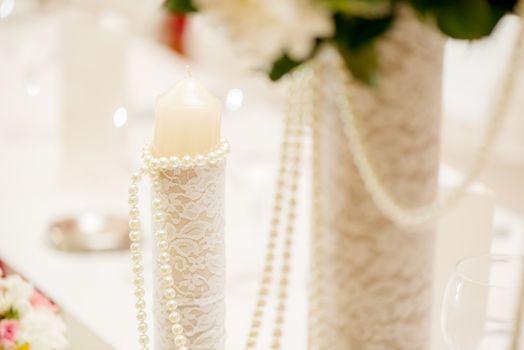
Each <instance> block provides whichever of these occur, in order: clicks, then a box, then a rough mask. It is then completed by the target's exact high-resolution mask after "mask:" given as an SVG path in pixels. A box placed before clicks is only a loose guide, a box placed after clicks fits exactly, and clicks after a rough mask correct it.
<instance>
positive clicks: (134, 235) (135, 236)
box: [129, 225, 140, 242]
mask: <svg viewBox="0 0 524 350" xmlns="http://www.w3.org/2000/svg"><path fill="white" fill-rule="evenodd" d="M129 226H131V225H129ZM129 239H130V240H131V242H138V241H140V232H138V231H135V230H133V231H130V232H129Z"/></svg>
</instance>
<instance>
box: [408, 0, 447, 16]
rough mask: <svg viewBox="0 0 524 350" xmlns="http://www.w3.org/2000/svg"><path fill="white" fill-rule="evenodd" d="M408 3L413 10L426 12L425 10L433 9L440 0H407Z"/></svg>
mask: <svg viewBox="0 0 524 350" xmlns="http://www.w3.org/2000/svg"><path fill="white" fill-rule="evenodd" d="M409 3H410V4H411V6H413V8H414V9H415V10H417V11H418V12H420V13H421V14H426V13H427V12H429V11H431V10H433V9H434V8H435V7H437V6H438V5H439V4H440V3H441V1H439V0H409Z"/></svg>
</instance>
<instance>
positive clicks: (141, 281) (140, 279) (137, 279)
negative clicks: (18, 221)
mask: <svg viewBox="0 0 524 350" xmlns="http://www.w3.org/2000/svg"><path fill="white" fill-rule="evenodd" d="M134 283H135V286H142V285H143V284H144V278H143V277H142V276H137V277H135V281H134Z"/></svg>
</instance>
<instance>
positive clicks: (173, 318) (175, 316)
mask: <svg viewBox="0 0 524 350" xmlns="http://www.w3.org/2000/svg"><path fill="white" fill-rule="evenodd" d="M180 318H181V317H180V313H178V312H176V311H174V312H172V313H170V314H169V316H168V319H169V322H171V323H178V322H180Z"/></svg>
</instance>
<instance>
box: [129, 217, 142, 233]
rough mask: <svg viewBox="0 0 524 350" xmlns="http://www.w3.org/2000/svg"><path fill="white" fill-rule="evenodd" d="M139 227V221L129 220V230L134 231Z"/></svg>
mask: <svg viewBox="0 0 524 350" xmlns="http://www.w3.org/2000/svg"><path fill="white" fill-rule="evenodd" d="M139 227H140V221H138V219H131V220H129V228H130V229H132V230H136V229H138V228H139Z"/></svg>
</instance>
